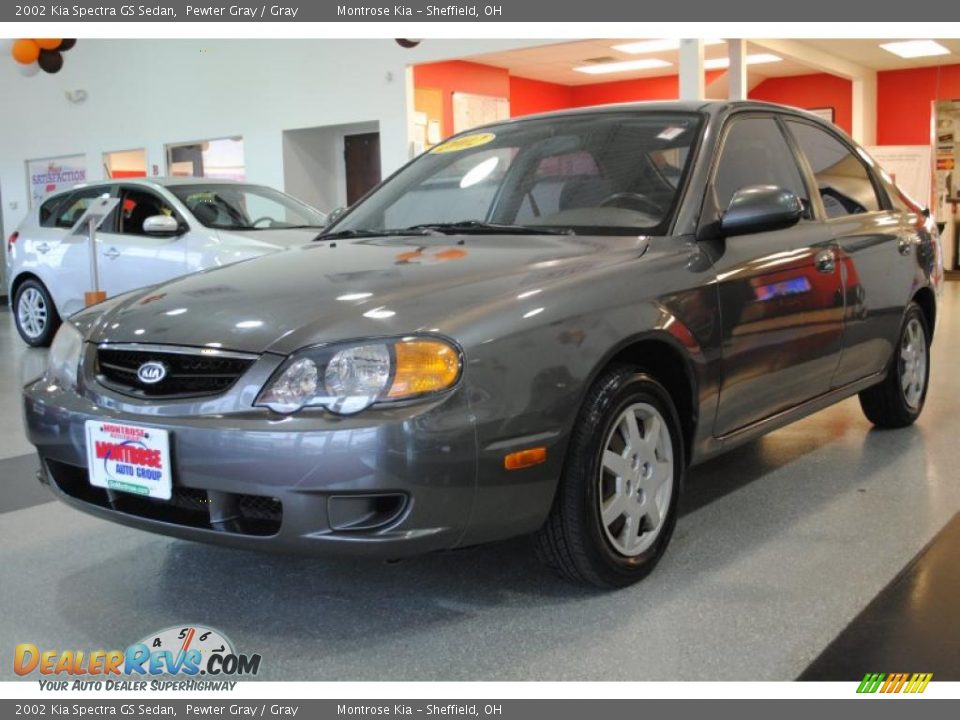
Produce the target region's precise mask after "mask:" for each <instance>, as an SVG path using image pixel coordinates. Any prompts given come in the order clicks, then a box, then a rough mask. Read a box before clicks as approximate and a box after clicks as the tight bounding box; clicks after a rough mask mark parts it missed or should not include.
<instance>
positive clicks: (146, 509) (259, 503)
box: [46, 460, 283, 537]
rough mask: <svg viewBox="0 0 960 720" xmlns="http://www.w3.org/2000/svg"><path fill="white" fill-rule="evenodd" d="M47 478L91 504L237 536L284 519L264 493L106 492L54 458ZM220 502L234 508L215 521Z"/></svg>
mask: <svg viewBox="0 0 960 720" xmlns="http://www.w3.org/2000/svg"><path fill="white" fill-rule="evenodd" d="M46 466H47V471H48V477H49V478H50V480H51V481H52V482H53V484H54V485H56V486H57V487H58V488H59V489H60V490H61V491H62V492H64V493H65V494H67V495H69V496H70V497H72V498H75V499H76V500H81V501H83V502H85V503H89V504H90V505H96V506H97V507H102V508H106V509H107V510H114V511H116V512H121V513H124V514H126V515H134V516H136V517H141V518H147V519H149V520H158V521H160V522H165V523H171V524H174V525H183V526H185V527H193V528H200V529H202V530H216V531H219V532H225V533H233V534H239V535H256V536H260V537H265V536H268V535H276V534H277V532H279V530H280V524H281V522H282V521H283V506H282V504H281V502H280V500H278V499H277V498H273V497H267V496H264V495H243V494H240V493H223V492H215V491H213V490H203V489H199V488H185V487H174V488H173V494H172V497H171V498H170V499H169V500H159V499H157V498H149V497H142V496H140V495H133V494H131V493H124V492H118V491H108V490H105V489H104V488H101V487H95V486H94V485H91V484H90V480H89V477H88V475H87V470H86V468H82V467H78V466H76V465H69V464H67V463H62V462H58V461H56V460H47V461H46ZM215 496H217V498H218V499H219V501H220V503H221V504H224V503H225V504H228V505H229V506H230V507H232V508H235V512H233V513H231V516H230V518H229V519H228V520H227V521H223V522H218V521H217V520H216V518H215V517H214V514H213V511H214V507H215V503H214V502H213V500H214V497H215Z"/></svg>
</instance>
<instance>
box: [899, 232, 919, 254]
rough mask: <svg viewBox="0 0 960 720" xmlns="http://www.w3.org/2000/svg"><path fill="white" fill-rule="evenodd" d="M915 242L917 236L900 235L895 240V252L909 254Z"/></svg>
mask: <svg viewBox="0 0 960 720" xmlns="http://www.w3.org/2000/svg"><path fill="white" fill-rule="evenodd" d="M916 244H917V238H916V237H914V236H912V235H901V236H900V239H899V240H898V241H897V252H899V253H900V254H901V255H909V254H910V251H911V250H913V246H914V245H916Z"/></svg>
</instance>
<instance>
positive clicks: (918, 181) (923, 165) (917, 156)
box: [867, 145, 933, 207]
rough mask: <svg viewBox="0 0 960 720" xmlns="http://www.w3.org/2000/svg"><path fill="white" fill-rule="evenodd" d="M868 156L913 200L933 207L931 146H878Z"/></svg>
mask: <svg viewBox="0 0 960 720" xmlns="http://www.w3.org/2000/svg"><path fill="white" fill-rule="evenodd" d="M867 152H869V153H870V155H872V156H873V159H874V160H876V161H877V163H879V165H880V167H882V168H883V169H884V170H886V171H887V172H888V173H889V174H890V176H891V177H892V178H893V181H894V182H895V183H896V184H897V186H898V187H899V188H900V189H901V190H903V191H904V192H905V193H906V194H907V195H909V196H910V198H911V199H913V200H914V201H915V202H918V203H920V204H921V205H923V206H925V207H930V206H931V203H932V200H933V188H932V181H933V156H932V154H931V149H930V146H929V145H877V146H874V147H871V148H867Z"/></svg>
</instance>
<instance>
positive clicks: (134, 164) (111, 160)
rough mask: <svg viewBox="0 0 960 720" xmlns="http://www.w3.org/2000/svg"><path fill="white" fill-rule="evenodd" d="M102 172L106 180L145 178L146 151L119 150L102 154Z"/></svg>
mask: <svg viewBox="0 0 960 720" xmlns="http://www.w3.org/2000/svg"><path fill="white" fill-rule="evenodd" d="M103 170H104V174H105V175H106V176H107V178H109V179H111V180H113V179H116V178H135V177H146V176H147V151H146V150H119V151H117V152H107V153H104V154H103Z"/></svg>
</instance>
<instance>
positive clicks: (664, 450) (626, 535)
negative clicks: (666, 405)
mask: <svg viewBox="0 0 960 720" xmlns="http://www.w3.org/2000/svg"><path fill="white" fill-rule="evenodd" d="M603 448H604V449H603V457H602V460H601V463H600V477H599V492H598V493H597V497H598V498H599V506H600V507H599V512H600V524H601V526H602V527H603V531H604V534H605V535H606V538H607V541H608V542H609V543H610V544H611V546H612V547H613V549H614V550H616V551H617V552H618V553H620V554H621V555H624V556H626V557H634V556H637V555H640V554H641V553H643V552H644V551H645V550H647V549H648V548H649V547H650V546H651V545H653V543H654V541H655V540H656V539H657V537H658V536H659V534H660V531H661V529H662V528H663V526H664V524H665V522H666V518H667V513H668V511H669V508H670V500H671V498H672V496H673V477H674V468H673V443H672V439H671V437H670V429H669V426H668V424H667V422H666V420H664V418H663V416H662V415H661V414H660V412H659V411H658V410H657V409H656V408H655V407H653V406H652V405H649V404H647V403H635V404H633V405H630V406H629V407H628V408H627V409H626V410H624V411H623V412H622V413H621V414H620V416H619V417H618V418H617V420H616V422H614V423H613V425H612V427H611V429H610V431H609V433H608V434H607V438H606V441H605V442H604V444H603Z"/></svg>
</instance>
